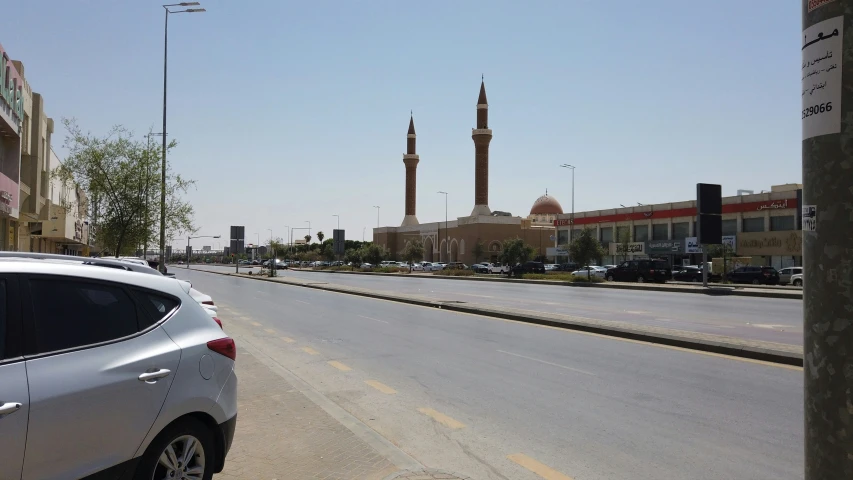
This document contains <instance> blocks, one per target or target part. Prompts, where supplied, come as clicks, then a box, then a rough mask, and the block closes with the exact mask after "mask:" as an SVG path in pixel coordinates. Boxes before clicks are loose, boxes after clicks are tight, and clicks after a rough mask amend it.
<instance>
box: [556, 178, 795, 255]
mask: <svg viewBox="0 0 853 480" xmlns="http://www.w3.org/2000/svg"><path fill="white" fill-rule="evenodd" d="M722 200H723V216H722V217H723V219H722V220H723V242H724V243H726V244H728V245H730V246H731V247H733V249H734V250H735V253H736V255H737V256H739V257H750V258H751V262H752V264H754V265H768V266H773V267H776V268H784V267H789V266H797V265H802V231H801V221H802V219H801V216H800V215H801V212H802V210H801V206H802V205H801V204H802V185H799V184H788V185H776V186H773V187H771V189H770V191H769V192H762V193H758V194H751V193H750V194H745V195H736V196H732V197H723V199H722ZM574 219H575V220H574V231H573V235H572V236H573V237H577V235H578V234H580V232H581V231H582V230H583V229H584V228H592V229H594V230H595V236H596V238H597V239H598V240H599V241H600V242H601V243H602V245H603V246H604V247H605V248H606V249H607V250H608V252H609V255H608V256H607V257H605V258H604V259H602V262H603V263H604V264H615V263H619V262H621V261H624V260H626V259H635V258H649V257H654V258H663V259H666V260H668V261H670V263H671V264H677V265H679V264H696V263H698V262H700V261H701V260H702V253H701V250H699V248H698V246H697V245H696V238H695V237H696V201H695V200H688V201H683V202H675V203H665V204H657V205H643V206H637V207H628V208H617V209H609V210H596V211H590V212H579V213H575V215H574ZM571 223H572V222H571V216H569V215H558V216H557V219H556V220H555V221H554V226H555V227H556V228H557V236H556V237H557V239H556V245H555V246H560V245H566V244H568V239H569V230H570V229H571V228H572V225H571ZM559 250H560V251H561V252H564V251H565V249H559ZM565 259H567V257H566V258H565Z"/></svg>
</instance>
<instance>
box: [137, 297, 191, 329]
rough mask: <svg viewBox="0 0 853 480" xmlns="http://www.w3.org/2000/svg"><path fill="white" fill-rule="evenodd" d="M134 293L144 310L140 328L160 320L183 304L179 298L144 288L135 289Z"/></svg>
mask: <svg viewBox="0 0 853 480" xmlns="http://www.w3.org/2000/svg"><path fill="white" fill-rule="evenodd" d="M133 295H134V296H135V297H136V301H137V302H138V303H139V306H140V307H141V308H142V312H143V315H142V316H141V317H140V318H139V329H140V330H145V329H146V328H148V327H150V326H151V325H154V324H155V323H157V322H159V321H160V320H162V319H163V318H165V317H166V316H167V315H169V314H170V313H172V310H174V309H176V308H178V306H179V305H180V304H181V302H179V301H178V300H177V299H174V298H171V297H166V296H163V295H158V294H156V293H150V292H146V291H142V290H134V292H133Z"/></svg>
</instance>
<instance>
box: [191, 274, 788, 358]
mask: <svg viewBox="0 0 853 480" xmlns="http://www.w3.org/2000/svg"><path fill="white" fill-rule="evenodd" d="M198 271H202V272H207V273H214V274H218V275H224V276H231V277H233V276H239V277H241V278H246V279H253V280H260V281H265V282H273V283H278V284H282V285H291V286H297V287H303V288H313V289H315V290H324V291H328V292H335V293H344V294H348V295H356V296H361V297H367V298H376V299H381V300H388V301H393V302H400V303H407V304H410V305H418V306H423V307H430V308H440V309H443V310H449V311H452V312H462V313H470V314H473V315H480V316H487V317H494V318H501V319H504V320H514V321H519V322H524V323H532V324H536V325H543V326H549V327H556V328H563V329H568V330H577V331H582V332H587V333H595V334H600V335H604V336H610V337H618V338H624V339H629V340H637V341H642V342H647V343H654V344H661V345H668V346H672V347H679V348H685V349H689V350H698V351H702V352H709V353H716V354H721V355H728V356H732V357H740V358H749V359H752V360H760V361H764V362H770V363H779V364H784V365H793V366H798V367H802V366H803V349H802V347H801V346H798V345H786V344H781V343H773V342H764V341H757V340H747V339H741V338H734V337H726V336H723V335H713V334H706V333H698V332H688V331H684V330H677V329H672V328H663V327H655V326H647V325H636V324H631V323H628V322H617V321H610V320H596V319H591V318H582V317H574V316H571V315H564V314H559V315H557V314H549V313H546V312H531V311H525V310H518V309H513V308H506V307H494V306H491V305H479V304H474V303H463V302H444V301H439V300H435V299H431V298H428V297H419V296H416V295H400V294H397V293H393V292H383V291H376V290H368V289H364V288H356V287H349V286H344V285H335V284H331V283H324V284H312V283H309V282H304V281H299V280H294V279H290V278H286V277H275V278H269V277H260V276H249V275H236V274H233V273H225V272H216V271H212V270H202V269H199V270H198Z"/></svg>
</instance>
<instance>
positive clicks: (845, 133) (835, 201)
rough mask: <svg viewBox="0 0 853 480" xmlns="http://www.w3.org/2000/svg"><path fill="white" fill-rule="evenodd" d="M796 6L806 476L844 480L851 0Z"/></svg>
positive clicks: (852, 465)
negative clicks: (798, 24) (799, 21)
mask: <svg viewBox="0 0 853 480" xmlns="http://www.w3.org/2000/svg"><path fill="white" fill-rule="evenodd" d="M801 5H802V8H803V10H802V11H803V32H802V34H801V35H802V36H801V40H802V60H803V63H802V77H803V80H802V89H803V90H802V99H803V103H802V108H803V112H802V123H803V144H802V155H803V212H804V217H803V230H804V231H803V266H804V269H803V277H804V282H803V314H804V324H803V326H804V328H803V333H804V338H803V353H804V369H803V373H804V377H805V381H804V388H805V409H804V410H805V439H804V440H805V480H826V479H830V478H832V479H835V478H838V479H842V478H845V479H850V478H853V311H851V310H850V306H851V305H853V288H851V281H853V243H851V241H850V235H851V219H853V190H851V188H850V179H851V175H853V170H851V167H850V165H851V164H853V150H851V149H850V145H851V144H853V15H849V16H845V13H844V12H845V11H846V12H853V0H835V1H816V0H811V1H809V0H802V2H801ZM810 10H811V11H810ZM812 213H814V216H813V217H812V215H811V214H812Z"/></svg>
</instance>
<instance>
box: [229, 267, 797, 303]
mask: <svg viewBox="0 0 853 480" xmlns="http://www.w3.org/2000/svg"><path fill="white" fill-rule="evenodd" d="M294 272H314V273H335V274H343V275H374V276H381V277H397V278H428V279H434V280H462V281H469V282H502V283H526V284H530V285H557V286H562V287H579V288H609V289H619V290H641V291H645V292H669V293H692V294H700V295H732V296H736V297H760V298H785V299H789V300H802V299H803V293H802V291H770V290H768V291H763V292H762V291H744V290H739V289H738V288H736V287H724V286H719V287H708V288H707V289H705V288H697V287H686V286H684V287H682V286H676V287H674V288H673V287H665V286H663V285H654V284H650V283H642V284H631V283H618V284H615V283H584V282H565V281H560V280H525V279H523V278H487V277H451V276H442V275H417V276H410V275H401V274H399V273H380V272H376V273H373V272H347V271H344V270H311V269H299V270H294ZM215 273H218V272H215ZM670 285H673V284H670ZM746 288H748V287H746Z"/></svg>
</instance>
